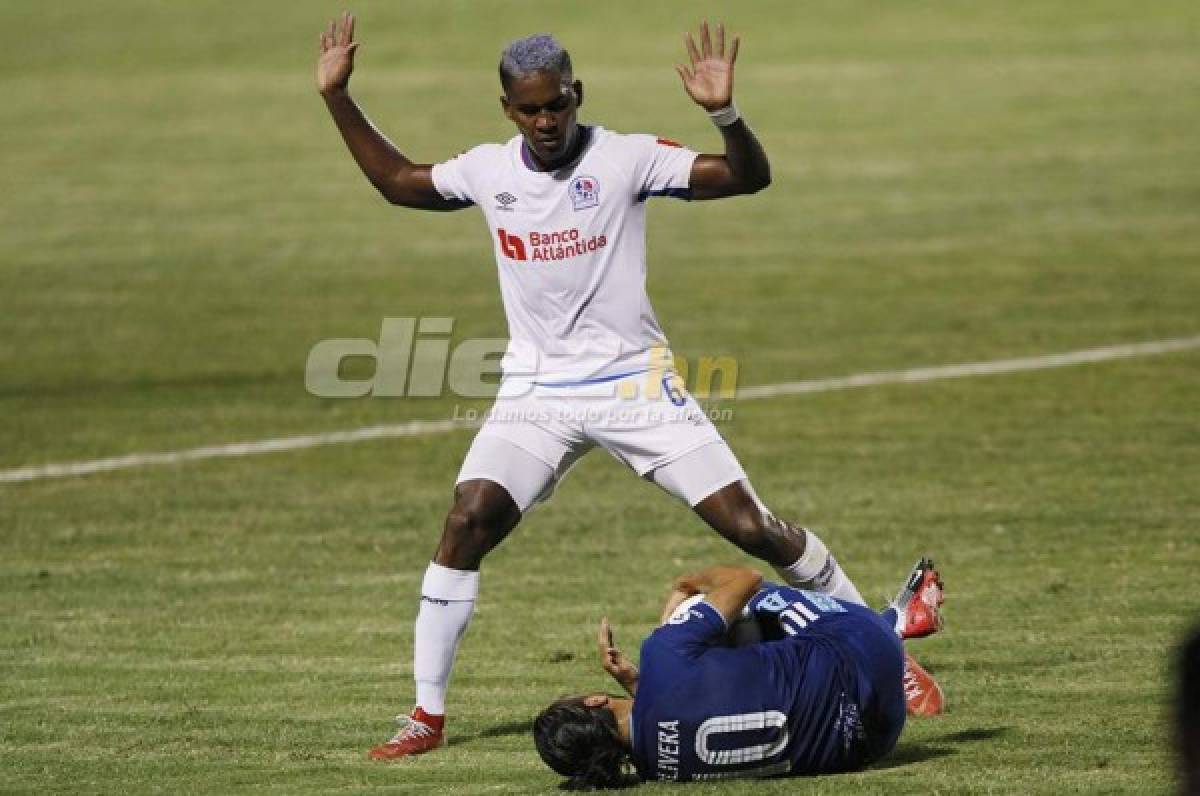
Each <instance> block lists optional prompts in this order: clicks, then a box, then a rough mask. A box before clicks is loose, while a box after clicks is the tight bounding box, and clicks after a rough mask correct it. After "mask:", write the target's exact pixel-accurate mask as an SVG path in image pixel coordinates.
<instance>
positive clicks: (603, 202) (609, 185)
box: [433, 125, 696, 383]
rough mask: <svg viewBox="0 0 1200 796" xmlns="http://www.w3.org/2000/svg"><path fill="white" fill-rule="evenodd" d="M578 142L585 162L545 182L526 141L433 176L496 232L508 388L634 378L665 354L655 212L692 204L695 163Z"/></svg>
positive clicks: (603, 137)
mask: <svg viewBox="0 0 1200 796" xmlns="http://www.w3.org/2000/svg"><path fill="white" fill-rule="evenodd" d="M579 132H580V135H583V136H586V140H585V143H584V149H583V153H582V154H581V155H580V156H579V157H578V158H577V159H576V160H575V161H574V162H573V163H572V164H570V165H568V166H565V167H563V168H562V169H560V170H558V171H552V172H542V171H537V170H536V168H535V167H534V165H533V161H532V160H531V158H530V155H529V153H528V151H527V149H526V147H525V144H524V141H523V139H522V138H521V136H519V135H518V136H515V137H514V138H512V139H511V140H510V141H508V143H506V144H482V145H480V146H477V147H475V148H474V149H471V150H469V151H467V152H464V153H463V154H461V155H459V156H458V157H456V158H453V159H451V160H448V161H446V162H444V163H439V164H437V165H436V166H434V167H433V183H434V185H435V186H436V187H437V190H438V192H439V193H441V195H442V196H444V197H445V198H447V199H458V200H465V201H470V202H473V203H475V204H476V205H478V206H479V207H480V209H482V210H483V215H484V218H485V219H486V220H487V224H488V227H489V228H490V230H491V233H492V241H493V245H494V247H495V254H496V266H497V268H498V270H499V272H500V292H501V296H502V297H503V300H504V312H505V314H506V315H507V317H508V330H509V344H508V350H507V352H506V354H505V357H504V362H503V367H504V372H505V374H506V376H509V375H512V374H521V373H531V374H535V379H536V380H537V381H538V382H541V383H556V382H564V381H566V382H569V381H575V380H583V379H588V378H595V377H598V376H605V375H612V374H616V373H622V372H630V371H633V370H637V369H638V368H641V367H645V366H647V364H648V353H649V352H651V351H652V350H653V349H655V348H656V347H661V348H663V349H665V347H666V337H665V336H664V335H663V332H662V329H661V328H660V327H659V325H658V320H657V319H656V318H655V317H654V310H653V309H651V307H650V299H649V298H648V297H647V295H646V200H647V199H648V198H649V197H651V196H677V197H681V198H686V197H687V196H688V185H689V180H690V175H691V170H692V163H693V161H694V160H695V159H696V153H695V152H693V151H692V150H690V149H686V148H684V147H681V146H679V145H678V144H675V143H674V142H671V141H666V140H664V139H656V138H655V137H654V136H652V135H622V134H619V133H614V132H612V131H609V130H605V129H603V128H601V127H595V126H582V125H581V126H580V128H579Z"/></svg>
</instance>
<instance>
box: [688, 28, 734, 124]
mask: <svg viewBox="0 0 1200 796" xmlns="http://www.w3.org/2000/svg"><path fill="white" fill-rule="evenodd" d="M740 41H741V40H740V39H739V38H738V37H737V36H734V37H733V42H732V44H731V45H730V47H729V51H728V52H726V51H725V26H724V25H723V24H720V23H718V24H717V41H716V46H715V47H714V46H713V40H712V35H711V34H710V33H709V30H708V22H707V21H706V22H704V23H702V24H701V25H700V46H699V47H697V46H696V42H695V40H694V39H693V38H692V34H691V31H688V33H687V35H686V36H685V37H684V44H685V45H687V51H688V58H689V59H690V60H691V62H692V66H691V68H690V69H689V68H688V67H686V66H684V65H683V64H676V65H675V71H676V72H678V73H679V77H680V78H681V79H682V80H683V88H684V90H685V91H686V92H687V93H688V96H689V97H691V98H692V100H693V101H694V102H695V103H696V104H697V105H699V106H700V107H701V108H704V110H706V111H709V112H712V111H719V110H721V109H722V108H727V107H729V104H730V103H731V102H733V63H734V61H736V60H737V52H738V44H739V43H740Z"/></svg>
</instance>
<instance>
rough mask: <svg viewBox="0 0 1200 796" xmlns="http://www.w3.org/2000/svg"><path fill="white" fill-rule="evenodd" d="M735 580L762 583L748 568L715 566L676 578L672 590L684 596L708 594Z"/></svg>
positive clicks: (756, 574) (758, 576)
mask: <svg viewBox="0 0 1200 796" xmlns="http://www.w3.org/2000/svg"><path fill="white" fill-rule="evenodd" d="M736 578H757V581H758V582H761V581H762V575H760V574H758V573H757V572H755V571H754V570H752V569H750V568H749V567H726V566H715V567H708V568H706V569H702V570H700V571H699V572H692V573H690V574H688V575H682V576H680V577H678V578H676V579H675V583H674V584H673V587H672V588H673V589H674V590H675V591H676V592H681V593H684V594H701V593H703V594H708V593H711V592H713V591H715V590H716V589H718V588H720V587H721V586H723V585H725V584H727V583H729V582H730V581H732V580H734V579H736Z"/></svg>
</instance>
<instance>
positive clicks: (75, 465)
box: [0, 335, 1200, 483]
mask: <svg viewBox="0 0 1200 796" xmlns="http://www.w3.org/2000/svg"><path fill="white" fill-rule="evenodd" d="M1195 348H1200V335H1198V336H1194V337H1178V338H1173V339H1169V340H1157V341H1153V342H1147V343H1129V344H1124V345H1114V346H1105V347H1102V348H1089V349H1084V350H1081V351H1069V352H1066V353H1062V354H1047V355H1043V356H1035V357H1019V358H1016V359H1000V360H994V361H991V362H971V363H963V364H958V365H941V366H936V367H926V368H910V369H907V370H897V371H883V372H878V373H859V374H856V375H853V376H843V377H835V378H828V379H811V380H807V381H793V382H783V383H780V384H763V385H758V386H754V387H745V388H742V389H739V390H738V391H737V398H738V400H741V401H753V400H756V399H760V398H774V397H778V396H782V395H803V394H808V393H818V392H828V391H831V390H845V389H852V388H856V387H874V386H879V385H884V384H917V383H922V382H929V381H939V380H943V379H958V378H966V377H969V376H990V375H997V374H1003V373H1019V372H1022V371H1030V370H1046V369H1049V368H1062V367H1069V366H1072V365H1083V364H1090V363H1096V362H1107V361H1111V360H1115V359H1128V358H1130V357H1139V356H1154V355H1158V354H1169V353H1175V352H1179V351H1188V350H1191V349H1195ZM480 422H481V421H479V420H471V419H466V418H451V419H448V420H417V421H411V422H408V423H400V424H394V425H380V426H368V427H366V428H359V429H353V430H349V431H333V432H327V433H323V434H307V435H303V436H298V437H283V438H280V439H265V440H258V441H255V442H238V443H232V444H229V445H210V446H205V447H201V448H192V449H190V450H184V451H162V452H157V453H131V454H128V455H125V456H115V457H111V458H105V459H94V460H92V461H85V462H72V463H67V464H47V465H41V466H37V467H21V468H17V469H14V470H5V471H2V472H0V483H20V482H26V481H37V480H40V479H44V478H65V477H70V476H81V475H91V474H93V473H100V472H108V471H111V470H124V469H127V468H130V467H147V466H153V465H164V464H179V463H182V462H189V461H198V460H202V459H219V458H237V457H241V456H257V455H262V454H266V453H281V452H284V451H295V450H305V449H308V448H315V447H320V446H323V445H342V444H349V443H353V442H364V441H367V440H377V439H392V438H398V437H415V436H427V435H430V434H444V433H446V432H450V431H458V430H460V429H467V428H475V427H477V426H479V425H480Z"/></svg>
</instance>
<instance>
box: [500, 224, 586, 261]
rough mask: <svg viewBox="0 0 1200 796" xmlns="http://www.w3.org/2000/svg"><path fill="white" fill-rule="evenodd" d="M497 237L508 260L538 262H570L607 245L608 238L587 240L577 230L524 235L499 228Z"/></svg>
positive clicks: (573, 228) (569, 228) (568, 229)
mask: <svg viewBox="0 0 1200 796" xmlns="http://www.w3.org/2000/svg"><path fill="white" fill-rule="evenodd" d="M496 237H497V238H499V239H500V251H502V252H504V256H505V257H507V258H508V259H510V260H522V261H526V262H535V263H536V262H554V261H561V260H570V259H572V258H575V257H582V256H583V255H585V254H591V253H592V252H594V251H596V250H597V249H603V248H604V247H605V246H607V245H608V238H607V237H605V236H604V235H603V234H601V235H592V236H591V237H587V238H585V237H584V236H583V233H581V232H580V231H579V230H578V229H577V228H575V227H568V228H566V229H559V230H552V231H550V232H530V233H529V234H528V235H525V236H521V235H518V234H517V233H515V232H509V231H508V230H506V229H504V227H498V228H497V229H496Z"/></svg>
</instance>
